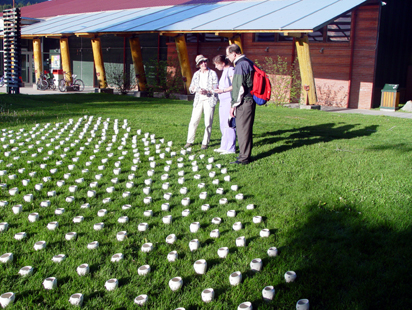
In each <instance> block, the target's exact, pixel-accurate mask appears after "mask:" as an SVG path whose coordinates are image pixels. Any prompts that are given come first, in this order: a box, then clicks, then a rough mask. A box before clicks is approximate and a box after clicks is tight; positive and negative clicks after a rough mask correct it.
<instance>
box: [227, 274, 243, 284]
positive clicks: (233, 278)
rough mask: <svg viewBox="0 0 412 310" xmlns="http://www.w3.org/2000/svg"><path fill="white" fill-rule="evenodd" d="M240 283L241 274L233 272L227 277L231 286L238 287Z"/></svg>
mask: <svg viewBox="0 0 412 310" xmlns="http://www.w3.org/2000/svg"><path fill="white" fill-rule="evenodd" d="M240 282H242V273H241V272H240V271H235V272H233V273H231V274H230V276H229V283H230V285H232V286H236V285H239V284H240Z"/></svg>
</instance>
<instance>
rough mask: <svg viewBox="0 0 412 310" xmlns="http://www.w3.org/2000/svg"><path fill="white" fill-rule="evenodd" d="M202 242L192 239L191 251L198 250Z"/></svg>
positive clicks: (190, 243)
mask: <svg viewBox="0 0 412 310" xmlns="http://www.w3.org/2000/svg"><path fill="white" fill-rule="evenodd" d="M199 246H200V243H199V240H198V239H193V240H190V242H189V249H190V251H191V252H193V251H196V250H197V249H199Z"/></svg>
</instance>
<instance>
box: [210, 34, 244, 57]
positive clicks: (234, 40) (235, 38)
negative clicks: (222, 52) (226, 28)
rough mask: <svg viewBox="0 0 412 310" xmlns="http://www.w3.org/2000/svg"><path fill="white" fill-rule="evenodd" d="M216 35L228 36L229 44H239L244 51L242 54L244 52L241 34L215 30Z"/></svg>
mask: <svg viewBox="0 0 412 310" xmlns="http://www.w3.org/2000/svg"><path fill="white" fill-rule="evenodd" d="M215 35H217V36H220V37H225V38H228V39H229V44H237V45H238V46H239V47H240V50H241V51H242V54H243V47H242V37H241V35H240V34H236V33H228V32H215Z"/></svg>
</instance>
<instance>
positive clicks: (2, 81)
mask: <svg viewBox="0 0 412 310" xmlns="http://www.w3.org/2000/svg"><path fill="white" fill-rule="evenodd" d="M4 83H5V81H4V76H1V77H0V87H3V86H4Z"/></svg>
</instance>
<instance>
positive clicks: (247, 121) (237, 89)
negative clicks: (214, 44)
mask: <svg viewBox="0 0 412 310" xmlns="http://www.w3.org/2000/svg"><path fill="white" fill-rule="evenodd" d="M226 56H227V58H228V59H229V60H230V61H231V62H232V63H233V64H234V65H235V72H234V76H233V82H232V108H231V110H230V115H231V116H232V117H234V116H235V115H236V132H237V138H238V142H239V157H238V159H237V160H236V161H234V162H231V164H244V165H246V164H248V163H249V162H250V161H251V153H252V147H253V123H254V121H255V110H256V103H255V101H254V100H253V97H252V95H251V94H250V91H251V90H252V88H253V74H254V70H253V62H252V61H250V60H249V59H247V58H246V56H245V55H243V54H242V51H241V49H240V47H239V46H238V45H237V44H232V45H229V46H228V47H227V49H226Z"/></svg>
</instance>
